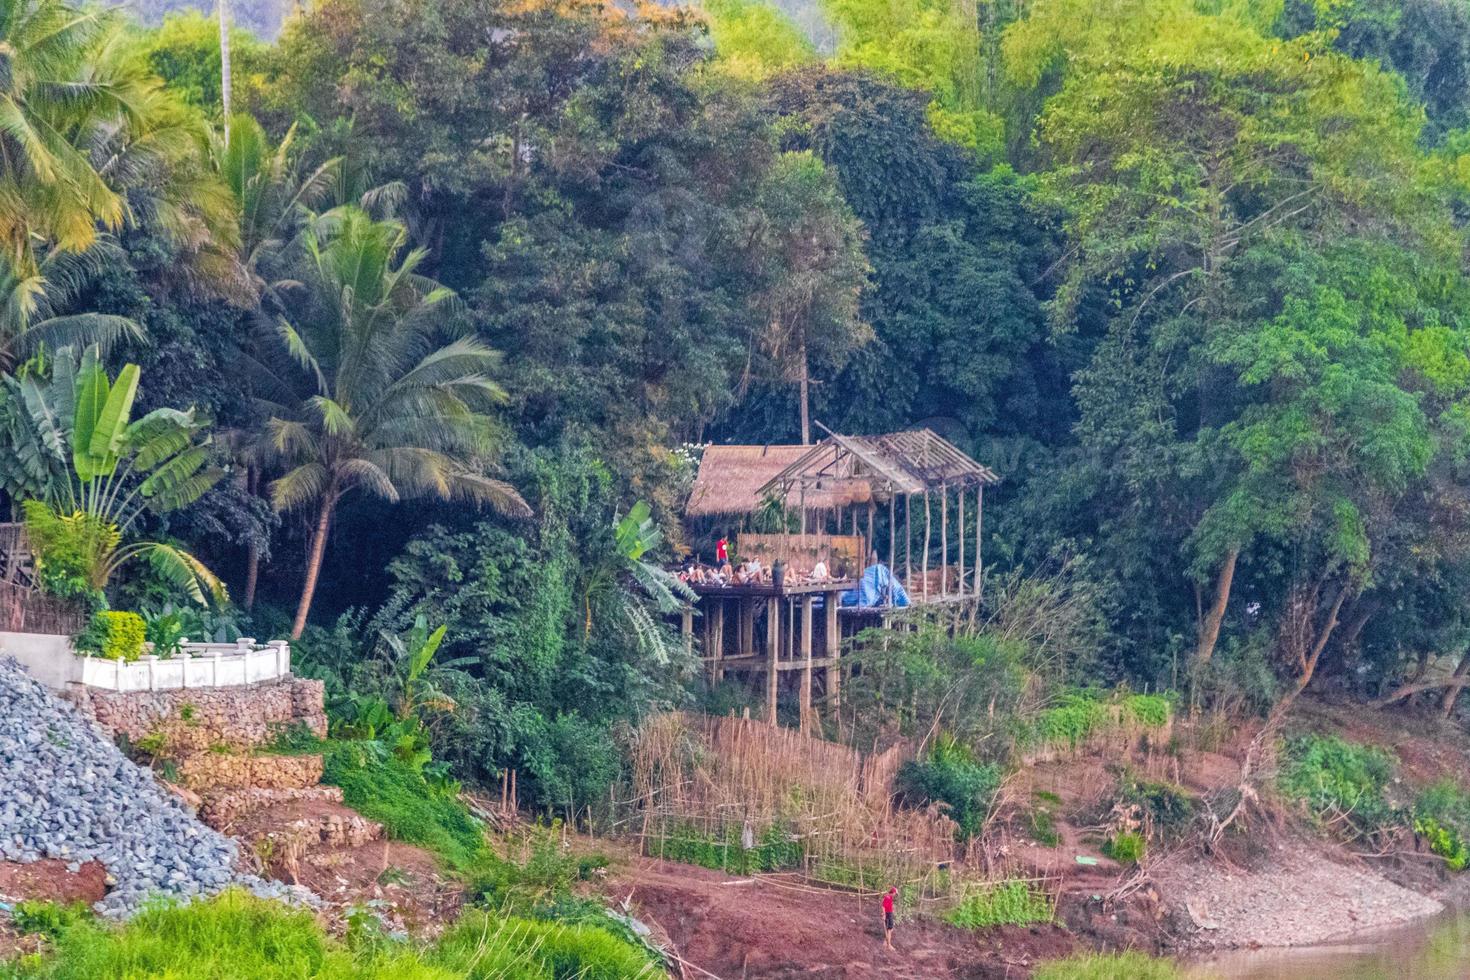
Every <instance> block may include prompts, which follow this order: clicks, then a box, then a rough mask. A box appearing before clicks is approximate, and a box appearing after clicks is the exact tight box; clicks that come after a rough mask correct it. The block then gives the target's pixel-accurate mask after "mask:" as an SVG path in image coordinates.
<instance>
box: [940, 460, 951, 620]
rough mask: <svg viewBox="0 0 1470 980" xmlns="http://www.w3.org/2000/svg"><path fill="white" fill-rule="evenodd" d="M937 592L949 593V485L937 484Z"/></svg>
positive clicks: (943, 594)
mask: <svg viewBox="0 0 1470 980" xmlns="http://www.w3.org/2000/svg"><path fill="white" fill-rule="evenodd" d="M939 594H940V595H941V596H947V595H949V487H948V486H947V485H946V484H943V483H941V484H940V485H939Z"/></svg>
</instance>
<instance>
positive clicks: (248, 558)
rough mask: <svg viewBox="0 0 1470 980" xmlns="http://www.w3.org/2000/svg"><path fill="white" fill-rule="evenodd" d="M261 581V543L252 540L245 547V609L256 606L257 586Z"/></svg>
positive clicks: (248, 610)
mask: <svg viewBox="0 0 1470 980" xmlns="http://www.w3.org/2000/svg"><path fill="white" fill-rule="evenodd" d="M259 582H260V545H258V544H256V543H255V542H254V541H251V542H250V544H249V545H248V546H247V547H246V549H245V598H244V603H243V604H244V606H245V611H246V612H250V611H251V610H252V609H254V608H255V587H256V585H257V584H258V583H259Z"/></svg>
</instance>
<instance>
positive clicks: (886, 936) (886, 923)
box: [883, 888, 898, 949]
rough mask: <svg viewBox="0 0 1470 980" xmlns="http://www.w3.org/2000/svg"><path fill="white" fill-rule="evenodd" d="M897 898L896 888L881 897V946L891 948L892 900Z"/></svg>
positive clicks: (890, 889)
mask: <svg viewBox="0 0 1470 980" xmlns="http://www.w3.org/2000/svg"><path fill="white" fill-rule="evenodd" d="M897 896H898V889H897V888H889V889H888V891H887V892H886V893H885V894H884V895H883V945H884V946H886V947H888V948H889V949H892V948H893V900H894V898H896V897H897Z"/></svg>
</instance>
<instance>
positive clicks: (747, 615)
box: [735, 598, 756, 657]
mask: <svg viewBox="0 0 1470 980" xmlns="http://www.w3.org/2000/svg"><path fill="white" fill-rule="evenodd" d="M737 615H738V616H739V617H740V627H739V630H738V633H739V638H738V639H737V640H736V644H737V646H738V649H737V650H736V651H735V654H736V656H740V657H753V656H755V653H756V649H755V600H753V599H745V598H742V599H741V600H740V611H739V612H738V613H737Z"/></svg>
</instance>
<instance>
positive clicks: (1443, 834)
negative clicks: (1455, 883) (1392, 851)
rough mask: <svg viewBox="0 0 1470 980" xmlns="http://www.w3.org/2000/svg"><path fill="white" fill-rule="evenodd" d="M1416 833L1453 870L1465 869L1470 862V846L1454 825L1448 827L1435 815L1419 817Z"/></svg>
mask: <svg viewBox="0 0 1470 980" xmlns="http://www.w3.org/2000/svg"><path fill="white" fill-rule="evenodd" d="M1414 833H1416V834H1418V835H1419V836H1420V837H1423V838H1424V839H1425V841H1427V842H1428V843H1429V850H1430V851H1431V852H1432V853H1434V854H1438V855H1439V856H1440V857H1442V858H1444V861H1445V864H1447V865H1449V867H1450V870H1451V871H1464V870H1465V865H1466V864H1470V847H1467V846H1466V844H1465V839H1464V838H1463V837H1461V836H1460V832H1459V831H1458V830H1456V829H1455V828H1453V827H1446V826H1444V825H1443V824H1441V823H1440V822H1439V821H1438V820H1435V819H1434V818H1433V817H1418V818H1416V819H1415V820H1414Z"/></svg>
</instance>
